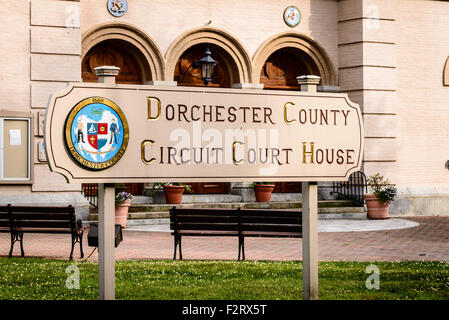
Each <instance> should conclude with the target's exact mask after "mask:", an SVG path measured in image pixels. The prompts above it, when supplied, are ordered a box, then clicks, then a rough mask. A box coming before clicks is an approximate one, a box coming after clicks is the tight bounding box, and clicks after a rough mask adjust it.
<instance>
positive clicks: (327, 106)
mask: <svg viewBox="0 0 449 320" xmlns="http://www.w3.org/2000/svg"><path fill="white" fill-rule="evenodd" d="M89 128H90V129H91V130H92V131H91V132H88V131H87V130H89ZM97 130H98V131H102V134H100V133H98V134H97V133H95V132H94V131H97ZM363 136H364V135H363V124H362V115H361V111H360V108H359V106H358V105H357V104H355V103H353V102H351V101H350V100H349V99H348V96H347V95H346V94H338V93H309V92H293V91H254V90H237V89H215V88H206V89H203V88H185V87H184V88H182V87H156V86H142V85H140V86H131V85H110V86H105V85H104V84H86V83H76V84H71V85H69V86H68V87H67V88H66V89H65V90H64V91H62V92H59V93H57V94H55V95H53V96H52V99H51V101H50V103H49V106H48V109H47V114H46V122H45V145H46V146H47V147H46V152H47V158H48V163H49V166H50V168H51V170H52V171H54V172H59V173H61V174H62V175H64V176H65V177H66V178H67V180H68V181H69V182H95V183H108V182H111V183H112V182H156V181H160V182H165V181H173V182H174V181H182V182H208V181H209V182H214V181H255V180H257V181H335V180H347V179H348V177H349V175H350V174H351V173H352V172H354V171H357V170H359V169H360V166H361V163H362V156H363ZM87 138H89V139H90V140H86V139H87ZM77 147H78V148H77ZM109 152H112V153H109ZM93 159H94V160H93Z"/></svg>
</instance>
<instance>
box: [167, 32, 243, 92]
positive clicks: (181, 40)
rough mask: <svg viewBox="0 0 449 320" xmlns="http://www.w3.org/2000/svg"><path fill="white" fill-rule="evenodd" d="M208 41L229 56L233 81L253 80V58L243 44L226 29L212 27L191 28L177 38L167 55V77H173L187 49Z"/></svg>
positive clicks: (228, 60)
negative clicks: (179, 60)
mask: <svg viewBox="0 0 449 320" xmlns="http://www.w3.org/2000/svg"><path fill="white" fill-rule="evenodd" d="M207 43H209V44H212V45H213V46H216V47H218V48H220V49H221V50H222V52H223V53H224V54H225V55H226V56H227V57H228V59H226V62H227V63H228V64H229V65H228V67H229V69H230V71H231V77H232V81H233V83H249V82H251V59H250V57H249V55H248V53H247V51H246V50H245V48H244V47H243V45H242V44H241V43H240V42H239V41H238V40H237V39H235V38H234V37H233V36H232V35H231V34H229V33H227V32H226V31H224V30H221V29H217V28H211V27H201V28H196V29H193V30H189V31H187V32H185V33H183V34H182V35H180V36H179V37H178V38H177V39H175V41H174V42H173V43H172V45H171V46H170V47H169V49H168V50H167V53H166V55H165V60H166V67H165V78H166V79H173V76H174V72H175V67H176V63H177V62H178V59H179V57H181V55H182V54H183V53H184V52H185V51H186V50H187V49H189V48H190V47H192V46H194V45H197V44H207Z"/></svg>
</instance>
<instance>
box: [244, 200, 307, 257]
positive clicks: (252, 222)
mask: <svg viewBox="0 0 449 320" xmlns="http://www.w3.org/2000/svg"><path fill="white" fill-rule="evenodd" d="M238 216H239V260H240V252H242V256H243V260H245V238H246V237H271V238H302V213H301V211H291V210H273V209H238Z"/></svg>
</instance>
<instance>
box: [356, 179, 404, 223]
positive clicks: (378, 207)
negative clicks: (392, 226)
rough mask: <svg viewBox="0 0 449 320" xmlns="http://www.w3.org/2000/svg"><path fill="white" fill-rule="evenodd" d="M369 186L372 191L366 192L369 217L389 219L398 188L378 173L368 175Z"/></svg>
mask: <svg viewBox="0 0 449 320" xmlns="http://www.w3.org/2000/svg"><path fill="white" fill-rule="evenodd" d="M367 183H368V188H369V190H371V191H372V193H365V194H364V195H363V198H364V199H365V202H366V207H367V210H368V212H367V215H368V218H369V219H388V211H389V208H390V203H391V202H392V201H394V200H395V199H396V196H397V189H396V187H395V186H394V185H392V184H391V183H390V181H388V179H385V178H384V177H383V176H382V175H381V174H379V173H376V174H375V175H372V176H370V177H368V179H367Z"/></svg>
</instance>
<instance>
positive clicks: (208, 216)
mask: <svg viewBox="0 0 449 320" xmlns="http://www.w3.org/2000/svg"><path fill="white" fill-rule="evenodd" d="M170 228H171V229H172V230H173V232H172V235H173V236H174V255H173V259H174V260H175V259H176V251H177V248H178V247H179V259H180V260H182V237H183V236H227V237H232V236H234V237H238V239H239V242H238V243H239V244H238V246H239V249H238V260H240V257H241V256H242V259H243V260H245V238H246V237H276V238H278V237H289V238H301V237H302V215H301V212H300V211H290V210H272V209H240V208H237V209H194V208H180V209H178V208H176V207H173V208H171V209H170Z"/></svg>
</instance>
